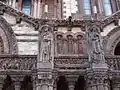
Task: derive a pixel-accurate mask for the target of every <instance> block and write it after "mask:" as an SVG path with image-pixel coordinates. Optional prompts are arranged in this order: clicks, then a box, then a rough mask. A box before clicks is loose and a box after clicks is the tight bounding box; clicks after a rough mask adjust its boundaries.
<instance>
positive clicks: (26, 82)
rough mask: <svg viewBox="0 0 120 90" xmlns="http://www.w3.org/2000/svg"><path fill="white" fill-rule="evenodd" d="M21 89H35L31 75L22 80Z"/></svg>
mask: <svg viewBox="0 0 120 90" xmlns="http://www.w3.org/2000/svg"><path fill="white" fill-rule="evenodd" d="M20 90H33V86H32V80H31V77H30V76H26V77H25V78H24V80H23V82H21V89H20Z"/></svg>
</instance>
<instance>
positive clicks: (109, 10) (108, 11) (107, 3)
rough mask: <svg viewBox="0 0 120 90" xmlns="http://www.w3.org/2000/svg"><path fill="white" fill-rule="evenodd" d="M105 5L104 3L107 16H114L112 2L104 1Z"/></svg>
mask: <svg viewBox="0 0 120 90" xmlns="http://www.w3.org/2000/svg"><path fill="white" fill-rule="evenodd" d="M103 3H104V10H105V16H109V15H111V14H112V8H111V2H110V0H103Z"/></svg>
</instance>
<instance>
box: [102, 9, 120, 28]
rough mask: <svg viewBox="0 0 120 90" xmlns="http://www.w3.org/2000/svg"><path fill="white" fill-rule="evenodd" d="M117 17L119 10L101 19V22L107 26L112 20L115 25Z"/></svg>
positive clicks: (118, 16)
mask: <svg viewBox="0 0 120 90" xmlns="http://www.w3.org/2000/svg"><path fill="white" fill-rule="evenodd" d="M118 19H120V10H119V11H117V12H116V13H113V14H112V15H111V16H109V17H107V18H105V19H103V20H102V22H103V25H104V26H107V25H109V24H110V23H112V22H114V23H115V25H118Z"/></svg>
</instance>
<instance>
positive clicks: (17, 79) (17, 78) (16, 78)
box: [10, 75, 25, 82]
mask: <svg viewBox="0 0 120 90" xmlns="http://www.w3.org/2000/svg"><path fill="white" fill-rule="evenodd" d="M10 77H11V79H12V80H13V81H14V82H21V81H23V79H24V77H25V76H24V75H10Z"/></svg>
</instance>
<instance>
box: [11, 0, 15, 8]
mask: <svg viewBox="0 0 120 90" xmlns="http://www.w3.org/2000/svg"><path fill="white" fill-rule="evenodd" d="M15 6H16V0H13V3H12V7H13V8H15Z"/></svg>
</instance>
